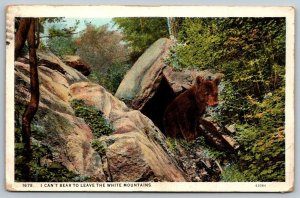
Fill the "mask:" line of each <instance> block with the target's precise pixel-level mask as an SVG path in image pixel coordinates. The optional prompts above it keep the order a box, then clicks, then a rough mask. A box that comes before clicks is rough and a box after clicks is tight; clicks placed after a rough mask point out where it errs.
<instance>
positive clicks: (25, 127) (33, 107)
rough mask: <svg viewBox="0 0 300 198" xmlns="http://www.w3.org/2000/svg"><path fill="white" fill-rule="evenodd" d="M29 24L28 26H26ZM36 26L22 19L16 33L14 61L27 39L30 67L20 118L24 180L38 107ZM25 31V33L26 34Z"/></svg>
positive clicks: (26, 176)
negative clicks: (28, 94) (34, 118)
mask: <svg viewBox="0 0 300 198" xmlns="http://www.w3.org/2000/svg"><path fill="white" fill-rule="evenodd" d="M28 24H29V26H28ZM36 26H37V19H33V18H22V19H21V20H20V26H19V28H18V30H17V33H16V46H15V59H17V58H18V56H19V55H20V51H21V50H22V47H23V46H24V43H25V40H26V39H27V43H28V47H29V65H30V101H29V103H28V104H27V107H26V110H25V112H24V114H23V116H22V141H23V143H24V152H23V153H24V154H23V155H24V158H25V166H24V175H25V180H26V181H29V180H30V166H29V162H30V161H31V158H32V151H31V141H30V137H31V126H30V125H31V121H32V119H33V117H34V115H35V113H36V112H37V109H38V105H39V97H40V91H39V79H38V69H37V56H36V48H37V45H36ZM26 30H27V32H26Z"/></svg>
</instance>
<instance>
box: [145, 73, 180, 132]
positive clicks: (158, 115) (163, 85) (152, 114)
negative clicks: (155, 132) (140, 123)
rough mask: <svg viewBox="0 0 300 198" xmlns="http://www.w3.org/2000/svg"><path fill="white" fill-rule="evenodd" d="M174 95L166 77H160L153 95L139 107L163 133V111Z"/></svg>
mask: <svg viewBox="0 0 300 198" xmlns="http://www.w3.org/2000/svg"><path fill="white" fill-rule="evenodd" d="M175 97H176V94H175V93H174V92H173V90H172V88H171V87H170V85H169V84H168V82H167V80H166V78H165V77H162V79H161V82H160V84H159V86H158V88H157V90H156V92H155V94H154V96H153V97H152V98H151V99H150V100H149V101H148V102H147V103H146V104H145V106H144V107H143V108H142V109H141V112H142V113H143V114H144V115H146V116H147V117H148V118H150V119H151V120H152V121H153V123H154V124H155V125H156V126H157V127H158V128H159V129H160V130H161V132H163V133H164V132H165V131H164V126H163V117H164V112H165V110H166V108H167V106H168V105H169V104H170V103H171V102H172V101H173V100H174V98H175Z"/></svg>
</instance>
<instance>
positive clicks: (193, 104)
mask: <svg viewBox="0 0 300 198" xmlns="http://www.w3.org/2000/svg"><path fill="white" fill-rule="evenodd" d="M219 83H220V77H217V78H215V79H214V80H211V79H209V80H205V79H203V78H202V77H201V76H198V77H197V78H196V82H195V84H194V85H193V86H192V87H191V88H190V89H188V90H186V91H185V92H183V93H181V94H180V95H179V96H177V97H176V98H175V99H174V100H173V101H172V102H171V103H170V105H169V106H168V107H167V108H166V111H165V114H164V128H165V133H166V135H167V136H170V137H173V138H177V137H183V138H184V139H186V140H193V139H195V138H196V137H197V127H198V120H199V118H200V117H201V116H202V115H203V114H204V113H205V109H206V107H207V106H216V105H218V85H219Z"/></svg>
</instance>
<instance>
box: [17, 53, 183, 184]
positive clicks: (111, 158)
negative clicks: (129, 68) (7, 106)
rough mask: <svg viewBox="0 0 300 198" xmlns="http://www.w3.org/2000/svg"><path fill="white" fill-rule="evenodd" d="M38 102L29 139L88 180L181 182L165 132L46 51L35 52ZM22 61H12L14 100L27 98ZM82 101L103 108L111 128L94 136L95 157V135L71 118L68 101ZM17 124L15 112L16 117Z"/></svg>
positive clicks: (24, 62) (48, 161)
mask: <svg viewBox="0 0 300 198" xmlns="http://www.w3.org/2000/svg"><path fill="white" fill-rule="evenodd" d="M38 57H39V61H38V62H39V68H38V70H39V81H40V92H41V96H40V104H39V109H38V112H37V114H36V116H35V119H34V121H33V126H34V128H36V131H37V132H33V134H32V142H33V143H34V144H37V145H46V146H47V147H49V149H50V150H51V155H52V156H53V157H52V158H51V159H50V158H49V159H48V158H47V159H45V157H44V158H43V159H41V164H48V165H49V164H50V165H51V164H52V163H59V164H62V165H63V166H65V167H66V168H67V169H68V170H70V171H72V172H74V173H77V174H79V175H81V176H87V177H88V178H90V180H91V181H186V180H187V179H186V177H185V174H184V172H183V171H182V170H181V168H180V167H179V166H178V165H177V162H176V160H175V159H174V157H172V155H171V152H170V151H169V150H168V148H167V146H166V144H165V136H164V135H163V134H162V133H161V132H160V130H159V129H158V128H157V127H156V126H155V125H154V124H153V122H152V121H151V120H150V119H149V118H147V117H146V116H144V115H143V114H142V113H141V112H140V111H137V110H133V109H130V108H128V107H127V106H126V105H125V104H124V103H123V102H122V101H120V100H118V99H117V98H116V97H114V96H113V95H111V94H110V93H108V92H107V91H106V90H105V89H104V88H103V87H101V86H100V85H97V84H93V83H91V82H90V81H89V80H88V79H87V78H86V77H85V76H84V75H82V74H81V73H80V72H78V71H76V70H75V69H73V68H71V67H69V66H67V65H66V64H65V63H63V62H62V61H61V60H59V59H58V58H57V57H56V56H54V55H53V54H51V53H38ZM29 80H30V79H29V64H28V59H27V58H26V57H25V58H20V59H18V60H17V61H16V62H15V104H16V105H23V106H24V105H25V104H26V103H27V102H28V100H29V97H30V95H29V91H28V90H29V87H30V85H29ZM74 99H82V100H83V101H84V102H85V103H86V104H87V105H90V106H93V107H95V108H96V109H98V110H100V111H101V112H103V115H104V116H105V117H106V118H107V119H108V120H109V121H110V122H111V124H112V125H113V127H114V129H115V131H114V132H113V134H111V135H108V136H102V137H100V138H98V141H99V142H101V143H102V144H103V145H104V146H105V154H102V155H100V154H99V152H97V151H95V149H94V148H93V147H92V145H91V142H92V141H93V140H95V139H96V138H95V135H94V134H93V131H92V130H91V127H90V126H89V125H88V124H87V123H86V122H85V120H84V119H82V118H79V117H76V115H75V113H74V110H73V108H72V107H71V104H70V102H71V101H72V100H74ZM16 119H18V122H20V120H19V119H20V115H18V116H16Z"/></svg>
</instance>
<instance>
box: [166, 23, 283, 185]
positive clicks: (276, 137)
mask: <svg viewBox="0 0 300 198" xmlns="http://www.w3.org/2000/svg"><path fill="white" fill-rule="evenodd" d="M178 21H179V22H180V23H179V25H178V27H179V29H178V30H177V32H178V34H177V44H176V45H175V47H174V48H173V49H172V50H171V54H170V57H169V59H168V62H169V63H170V64H171V65H173V66H174V67H176V68H197V69H200V70H203V69H209V70H212V71H215V72H222V73H224V75H225V76H224V79H223V82H222V84H221V89H222V92H221V94H220V100H221V101H222V102H221V103H220V105H219V107H218V109H217V112H216V114H215V117H216V118H217V120H218V121H219V122H220V123H221V124H222V125H227V124H236V126H237V129H238V132H237V135H236V138H237V139H238V140H239V143H240V144H241V145H242V150H241V151H240V153H239V157H240V160H239V161H238V166H237V167H239V169H240V171H241V172H242V174H244V175H245V178H246V180H247V181H284V160H285V154H284V140H285V138H284V137H285V135H284V119H285V117H284V101H285V89H284V87H285V76H284V75H285V28H286V27H285V19H284V18H179V19H178ZM234 167H236V166H234ZM227 177H228V175H227ZM228 178H230V177H228Z"/></svg>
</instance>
